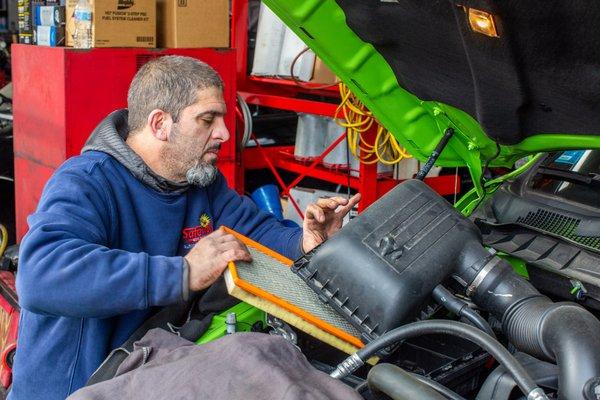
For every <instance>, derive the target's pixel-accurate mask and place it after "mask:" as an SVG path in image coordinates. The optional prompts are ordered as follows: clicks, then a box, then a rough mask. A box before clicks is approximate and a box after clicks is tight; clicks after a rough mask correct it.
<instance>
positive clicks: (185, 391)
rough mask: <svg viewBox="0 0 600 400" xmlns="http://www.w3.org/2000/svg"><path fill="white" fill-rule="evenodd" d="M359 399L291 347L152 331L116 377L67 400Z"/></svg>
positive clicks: (240, 337) (273, 340) (262, 338)
mask: <svg viewBox="0 0 600 400" xmlns="http://www.w3.org/2000/svg"><path fill="white" fill-rule="evenodd" d="M118 398H122V399H130V400H137V399H139V400H148V399H206V400H211V399H215V400H217V399H218V400H222V399H231V400H234V399H244V400H253V399H256V400H300V399H302V400H321V399H323V400H325V399H332V400H336V399H340V400H342V399H343V400H354V399H356V400H360V399H361V397H360V396H359V395H358V394H356V392H354V391H353V390H352V389H351V388H350V387H348V386H346V385H344V384H343V383H341V382H340V381H337V380H335V379H333V378H331V377H329V376H328V375H327V374H324V373H323V372H320V371H318V370H317V369H315V368H314V367H312V366H311V365H310V364H309V362H308V361H307V360H306V358H305V357H304V355H303V354H302V353H301V352H300V351H299V350H298V349H297V348H296V347H294V346H293V345H292V344H291V343H289V342H288V341H286V340H285V339H283V338H281V337H278V336H270V335H266V334H262V333H237V334H233V335H229V336H225V337H223V338H221V339H219V340H216V341H214V342H211V343H207V344H203V345H200V346H198V345H196V344H194V343H192V342H190V341H188V340H185V339H182V338H180V337H178V336H176V335H174V334H172V333H169V332H167V331H165V330H162V329H152V330H150V331H148V333H147V334H146V335H145V336H144V337H143V338H142V339H140V340H139V341H138V342H136V343H135V345H134V350H133V352H132V353H131V354H130V355H129V356H128V357H127V358H126V359H125V360H124V361H123V363H122V364H121V366H120V367H119V370H118V372H117V375H116V376H115V377H114V378H113V379H110V380H108V381H104V382H100V383H97V384H95V385H92V386H88V387H84V388H82V389H80V390H78V391H77V392H75V393H73V394H72V395H71V396H70V397H69V398H68V399H69V400H102V399H111V400H112V399H118Z"/></svg>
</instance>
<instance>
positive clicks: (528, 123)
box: [265, 0, 600, 180]
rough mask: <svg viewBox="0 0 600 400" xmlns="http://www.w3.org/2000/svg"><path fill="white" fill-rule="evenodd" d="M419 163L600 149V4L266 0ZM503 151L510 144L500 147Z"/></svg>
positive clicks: (476, 172)
mask: <svg viewBox="0 0 600 400" xmlns="http://www.w3.org/2000/svg"><path fill="white" fill-rule="evenodd" d="M265 3H266V4H267V5H268V6H269V7H270V8H271V9H272V10H273V11H274V12H275V13H276V14H277V15H278V16H279V17H280V18H281V19H282V20H283V21H284V22H285V23H286V24H287V25H288V26H290V27H291V28H292V29H293V30H294V31H295V32H296V33H297V34H298V35H299V36H300V37H301V38H302V39H303V40H304V41H305V43H306V44H307V45H308V46H309V47H310V48H311V49H313V50H314V52H315V53H317V55H318V56H319V57H321V58H322V59H323V61H324V62H325V63H326V64H327V65H328V66H329V67H330V68H331V69H332V70H333V71H334V72H335V73H336V74H337V75H338V76H339V77H340V78H341V79H342V80H343V81H344V82H345V83H346V84H347V85H348V86H349V87H350V89H351V90H352V91H353V92H354V93H355V94H356V95H357V96H358V97H359V98H360V99H361V100H362V101H363V103H365V105H366V106H367V107H369V109H370V110H371V111H372V112H373V113H374V114H375V116H376V117H377V119H378V120H379V121H380V122H381V123H382V124H383V125H384V126H385V127H386V128H387V129H388V130H390V131H391V132H392V134H393V135H394V136H395V137H396V138H397V139H398V141H399V142H400V143H401V144H402V145H403V146H405V147H406V148H407V149H408V150H409V152H410V153H411V154H413V155H414V156H415V157H417V158H418V159H421V160H424V159H426V158H427V157H428V156H429V155H430V153H431V152H432V151H433V150H434V148H435V146H436V144H437V143H438V141H439V140H440V139H441V138H442V135H443V132H444V131H445V130H446V129H447V128H448V127H452V128H454V130H455V134H454V137H453V138H452V139H451V140H450V142H449V145H448V146H447V147H446V149H445V150H444V152H443V153H442V155H441V156H440V158H439V160H438V162H437V164H438V165H441V166H449V167H450V166H464V165H466V166H468V167H469V169H470V171H471V174H472V175H473V178H474V179H475V180H478V179H479V177H480V175H481V169H482V165H483V164H484V163H485V162H486V160H488V159H492V158H494V156H495V155H496V154H497V152H498V148H499V149H500V153H499V155H498V156H497V157H495V158H494V160H493V161H492V163H491V165H498V166H499V165H502V166H508V167H511V166H512V165H513V164H514V162H515V161H516V160H517V159H519V158H521V157H523V156H525V155H527V154H531V153H536V152H541V151H550V150H561V149H580V148H587V149H592V148H600V30H599V29H598V23H597V21H600V2H598V1H595V0H531V1H518V0H510V1H509V0H503V1H498V0H496V1H491V0H462V1H461V0H397V1H396V0H360V1H359V0H337V1H335V0H303V1H298V0H265ZM498 146H499V147H498Z"/></svg>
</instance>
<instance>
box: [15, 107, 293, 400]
mask: <svg viewBox="0 0 600 400" xmlns="http://www.w3.org/2000/svg"><path fill="white" fill-rule="evenodd" d="M126 136H127V111H126V110H120V111H116V112H114V113H112V114H111V115H109V116H108V117H107V118H106V119H105V120H104V121H103V122H102V123H101V124H100V125H99V126H98V127H97V128H96V130H95V131H94V132H93V133H92V136H91V137H90V139H89V140H88V143H87V144H86V147H85V148H84V152H83V153H82V155H80V156H77V157H74V158H72V159H70V160H68V161H66V162H65V163H64V164H63V165H62V166H61V167H60V168H59V169H58V170H57V171H56V173H55V174H54V175H53V177H52V178H51V179H50V180H49V181H48V183H47V184H46V187H45V189H44V192H43V195H42V198H41V199H40V202H39V205H38V209H37V211H36V213H35V214H33V215H31V216H30V217H29V219H28V223H29V232H28V233H27V235H26V236H25V238H24V239H23V241H22V243H21V253H20V264H19V272H18V274H17V291H18V294H19V301H20V305H21V307H22V309H21V319H20V326H19V336H18V343H17V352H16V356H15V362H14V368H13V386H12V390H11V392H10V394H9V399H12V400H21V399H22V400H36V399H45V400H51V399H64V398H65V397H67V396H68V395H69V394H70V393H72V392H74V391H75V390H77V389H78V388H80V387H82V386H84V385H85V383H86V381H87V379H88V378H89V377H90V376H91V374H92V373H93V372H94V371H95V370H96V369H97V368H98V366H99V365H100V364H101V363H102V361H103V360H104V359H105V358H106V356H107V355H108V354H109V352H110V351H111V350H112V349H114V348H116V347H119V346H120V345H121V344H122V343H123V342H125V341H126V340H127V338H128V337H129V336H130V335H131V334H132V333H133V332H134V331H135V330H136V328H138V327H139V326H140V325H141V323H142V322H143V321H144V320H146V319H147V318H148V317H149V316H150V315H151V313H152V312H153V310H156V308H157V307H160V306H166V305H171V304H174V303H177V302H179V301H182V300H183V299H185V298H186V297H187V290H188V289H187V288H188V281H187V275H188V271H187V268H188V267H187V265H186V263H185V262H184V260H183V257H182V256H183V255H185V254H186V253H187V252H188V251H189V249H191V248H192V247H193V246H194V244H195V243H196V242H197V241H198V240H200V239H201V238H202V237H204V236H205V235H207V234H208V233H210V232H211V231H212V230H213V229H217V228H218V227H219V226H222V225H224V226H228V227H231V228H233V229H234V230H236V231H238V232H240V233H242V234H244V235H247V236H249V237H251V238H252V239H254V240H256V241H258V242H260V243H262V244H264V245H265V246H267V247H270V248H272V249H274V250H275V251H277V252H280V253H281V254H284V255H286V256H288V257H290V258H295V257H297V256H299V253H300V246H299V243H300V238H301V229H293V228H286V227H283V226H282V225H281V224H279V222H277V220H275V219H274V218H273V217H271V216H270V215H268V214H266V213H263V212H261V211H259V210H258V209H257V208H256V206H255V205H254V203H252V201H250V200H249V199H248V198H247V197H241V196H239V195H238V194H237V193H235V192H234V191H232V190H231V189H229V188H228V187H227V185H226V182H225V179H224V178H223V176H222V175H221V174H220V173H219V175H218V176H217V178H216V180H215V182H214V183H212V184H211V185H209V186H207V187H204V188H200V187H195V186H187V185H181V184H177V183H174V182H170V181H167V180H165V179H164V178H161V177H160V176H158V175H156V174H154V173H153V172H152V171H151V170H150V169H149V168H148V167H147V166H146V165H145V164H144V162H143V161H142V160H141V158H139V156H137V155H136V154H135V153H134V152H133V151H132V150H131V149H130V148H129V147H128V146H127V144H126V143H125V142H124V138H126ZM99 150H100V151H99Z"/></svg>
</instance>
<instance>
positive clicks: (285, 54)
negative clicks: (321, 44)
mask: <svg viewBox="0 0 600 400" xmlns="http://www.w3.org/2000/svg"><path fill="white" fill-rule="evenodd" d="M306 47H307V46H306V44H305V43H304V42H303V41H302V39H300V38H299V37H298V35H296V34H295V33H294V32H293V31H292V30H291V29H290V28H288V27H287V26H285V24H284V23H283V21H281V20H280V19H279V17H278V16H277V15H275V13H273V11H271V9H270V8H269V7H267V6H266V5H265V4H264V3H262V2H261V4H260V14H259V17H258V28H257V32H256V46H255V49H254V58H253V61H252V72H251V75H255V76H283V77H289V76H290V75H291V72H292V71H291V67H292V62H293V61H294V59H295V58H296V56H298V55H299V54H300V53H301V52H302V50H304V49H305V48H306ZM315 58H316V56H315V53H313V52H312V50H308V51H306V52H304V53H303V54H302V55H300V56H299V57H298V59H297V60H296V63H295V64H294V71H293V72H294V76H295V77H296V78H297V79H299V80H301V81H305V82H308V81H310V79H311V78H312V74H313V68H314V65H315Z"/></svg>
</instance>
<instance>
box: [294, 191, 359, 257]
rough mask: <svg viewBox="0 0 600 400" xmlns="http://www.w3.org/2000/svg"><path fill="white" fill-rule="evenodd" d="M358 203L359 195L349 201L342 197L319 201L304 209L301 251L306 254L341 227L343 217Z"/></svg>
mask: <svg viewBox="0 0 600 400" xmlns="http://www.w3.org/2000/svg"><path fill="white" fill-rule="evenodd" d="M359 201H360V193H357V194H355V195H354V196H352V197H351V198H350V200H348V199H346V198H344V197H331V198H328V199H319V200H318V201H317V202H316V203H313V204H310V205H309V206H308V207H306V211H305V213H304V222H303V223H302V230H303V236H302V250H304V252H305V253H308V252H309V251H311V250H312V249H314V248H315V247H317V246H318V245H320V244H321V243H323V242H324V241H326V240H327V239H329V238H330V237H331V235H333V234H334V233H336V232H337V231H339V230H340V228H341V227H342V220H343V219H344V216H346V214H348V212H349V211H350V210H351V209H352V207H354V206H355V205H356V204H357V203H358V202H359Z"/></svg>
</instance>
